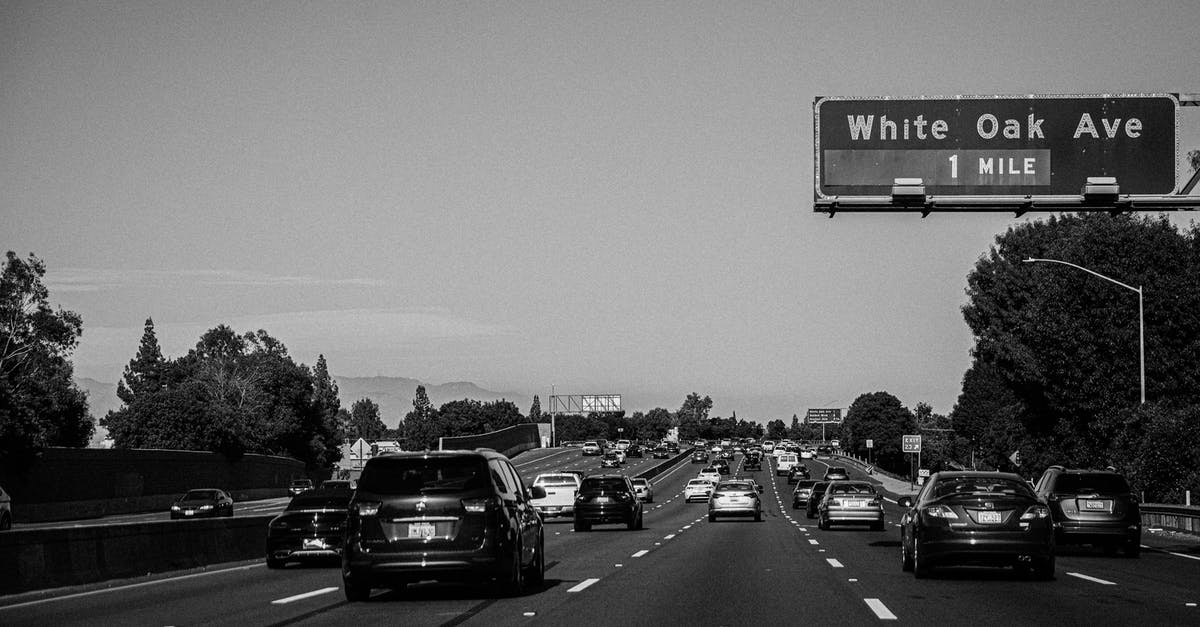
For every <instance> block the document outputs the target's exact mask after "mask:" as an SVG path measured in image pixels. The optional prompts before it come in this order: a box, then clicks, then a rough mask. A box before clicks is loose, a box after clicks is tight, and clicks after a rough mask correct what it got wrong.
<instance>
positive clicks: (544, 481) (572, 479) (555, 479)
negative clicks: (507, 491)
mask: <svg viewBox="0 0 1200 627" xmlns="http://www.w3.org/2000/svg"><path fill="white" fill-rule="evenodd" d="M579 484H580V480H579V475H576V474H571V473H565V472H547V473H542V474H540V475H538V476H537V478H536V479H534V480H533V485H535V486H539V487H541V488H542V489H543V490H545V491H546V497H545V498H541V499H532V500H530V501H529V502H530V504H532V505H533V507H534V509H536V510H537V511H539V512H541V513H542V518H554V517H556V516H562V517H565V518H574V517H575V497H576V496H577V495H578V494H579Z"/></svg>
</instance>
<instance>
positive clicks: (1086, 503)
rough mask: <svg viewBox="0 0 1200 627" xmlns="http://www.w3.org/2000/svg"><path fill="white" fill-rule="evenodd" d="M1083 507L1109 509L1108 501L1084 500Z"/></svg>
mask: <svg viewBox="0 0 1200 627" xmlns="http://www.w3.org/2000/svg"><path fill="white" fill-rule="evenodd" d="M1083 509H1087V510H1099V511H1102V512H1107V511H1108V501H1084V502H1083Z"/></svg>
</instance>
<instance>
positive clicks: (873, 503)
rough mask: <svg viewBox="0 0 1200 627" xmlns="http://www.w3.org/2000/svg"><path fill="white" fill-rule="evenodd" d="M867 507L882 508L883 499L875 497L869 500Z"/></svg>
mask: <svg viewBox="0 0 1200 627" xmlns="http://www.w3.org/2000/svg"><path fill="white" fill-rule="evenodd" d="M867 505H868V506H869V507H883V497H880V496H876V497H875V498H873V499H871V502H869V503H867Z"/></svg>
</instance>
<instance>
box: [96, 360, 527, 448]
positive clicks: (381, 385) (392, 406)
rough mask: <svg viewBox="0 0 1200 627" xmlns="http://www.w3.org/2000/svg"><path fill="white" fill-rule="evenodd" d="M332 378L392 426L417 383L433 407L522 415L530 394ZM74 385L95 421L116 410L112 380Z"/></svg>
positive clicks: (342, 393) (344, 397) (345, 395)
mask: <svg viewBox="0 0 1200 627" xmlns="http://www.w3.org/2000/svg"><path fill="white" fill-rule="evenodd" d="M333 380H334V382H336V383H337V386H338V399H340V400H341V401H342V407H344V408H345V409H346V411H349V410H350V408H351V407H352V406H353V405H354V402H355V401H357V400H359V399H363V398H369V399H371V400H372V401H374V402H375V404H376V405H379V414H380V418H382V419H383V422H384V424H386V425H387V426H388V427H393V428H394V427H396V425H398V424H400V419H401V418H403V417H404V415H405V414H407V413H408V412H409V410H411V409H412V401H413V397H414V396H415V395H416V393H417V386H418V385H424V386H425V392H426V393H427V394H428V395H429V401H430V402H431V403H433V406H434V407H440V406H441V405H443V404H445V403H448V402H450V401H460V400H462V399H464V398H469V399H472V400H477V401H483V402H488V401H498V400H502V399H503V400H508V401H510V402H512V403H513V404H514V405H516V406H517V409H518V410H520V412H521V413H522V414H527V413H529V406H530V405H531V404H532V403H533V397H532V396H526V395H524V394H512V393H501V392H493V391H491V390H485V389H483V388H481V387H479V386H477V385H475V384H474V383H469V382H463V381H459V382H454V383H443V384H441V385H432V384H429V383H422V382H421V381H419V380H417V379H408V378H405V377H365V378H356V377H339V376H337V375H334V376H333ZM75 385H76V386H78V387H79V389H81V390H83V391H85V392H87V395H88V407H89V408H90V410H91V412H92V416H93V417H94V418H96V419H97V420H99V419H100V418H103V417H104V416H105V414H107V413H108V412H109V411H110V410H115V409H120V407H121V399H120V398H117V384H116V383H104V382H103V381H97V380H95V379H89V378H86V377H82V378H76V379H75ZM97 431H98V433H97V434H96V438H95V440H96V441H99V440H103V439H104V436H105V435H107V432H105V430H104V429H103V428H100V427H99V426H97ZM101 432H103V433H101Z"/></svg>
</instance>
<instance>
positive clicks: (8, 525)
mask: <svg viewBox="0 0 1200 627" xmlns="http://www.w3.org/2000/svg"><path fill="white" fill-rule="evenodd" d="M9 529H12V519H11V518H9V517H8V514H5V515H4V516H3V517H0V531H7V530H9Z"/></svg>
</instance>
